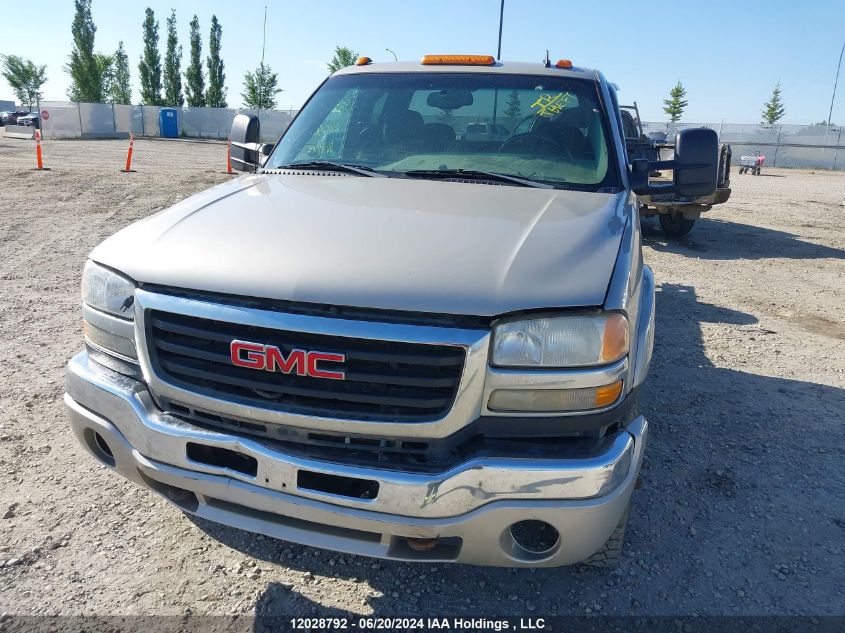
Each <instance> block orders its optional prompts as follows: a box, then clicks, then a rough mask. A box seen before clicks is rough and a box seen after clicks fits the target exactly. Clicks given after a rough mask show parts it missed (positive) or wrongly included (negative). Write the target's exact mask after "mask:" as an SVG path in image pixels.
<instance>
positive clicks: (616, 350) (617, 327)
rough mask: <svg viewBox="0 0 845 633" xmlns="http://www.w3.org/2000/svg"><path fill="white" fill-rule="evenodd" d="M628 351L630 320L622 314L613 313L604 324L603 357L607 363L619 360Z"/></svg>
mask: <svg viewBox="0 0 845 633" xmlns="http://www.w3.org/2000/svg"><path fill="white" fill-rule="evenodd" d="M627 353H628V320H627V319H626V318H625V317H624V316H622V315H621V314H611V315H609V316H608V317H607V321H606V322H605V325H604V336H603V337H602V342H601V359H602V361H604V362H605V363H612V362H613V361H617V360H619V359H620V358H622V357H623V356H625V354H627Z"/></svg>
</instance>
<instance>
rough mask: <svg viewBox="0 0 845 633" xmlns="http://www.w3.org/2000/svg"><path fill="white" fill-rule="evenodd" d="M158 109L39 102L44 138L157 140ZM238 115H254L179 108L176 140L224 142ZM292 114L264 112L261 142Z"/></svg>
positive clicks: (276, 133)
mask: <svg viewBox="0 0 845 633" xmlns="http://www.w3.org/2000/svg"><path fill="white" fill-rule="evenodd" d="M159 110H160V108H159V107H158V106H135V105H120V104H110V103H73V102H69V101H43V102H42V103H41V111H42V112H45V111H46V112H48V113H49V116H48V118H47V119H46V120H44V124H43V126H44V138H54V139H60V138H125V137H126V136H128V135H129V134H130V133H132V134H134V135H135V136H148V137H150V136H156V137H157V136H160V135H161V131H160V129H159ZM241 113H248V114H255V112H253V111H250V110H244V109H238V108H187V107H185V108H179V109H178V113H177V117H178V124H179V134H180V136H187V137H193V138H211V139H220V140H225V139H227V138H228V137H229V133H230V131H231V129H232V120H233V119H234V118H235V115H237V114H241ZM295 114H296V111H295V110H264V111H262V112H261V114H260V119H261V140H262V141H264V142H272V141H276V140H277V139H278V138H279V136H281V134H282V132H284V131H285V130H286V129H287V126H288V125H290V122H291V120H292V119H293V116H295Z"/></svg>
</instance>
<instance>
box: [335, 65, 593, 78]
mask: <svg viewBox="0 0 845 633" xmlns="http://www.w3.org/2000/svg"><path fill="white" fill-rule="evenodd" d="M414 72H417V73H498V74H505V75H547V76H553V77H561V76H564V77H581V78H584V79H592V80H596V79H597V77H598V73H597V72H596V71H595V70H593V69H592V68H582V67H578V66H573V67H572V68H557V67H556V66H555V65H554V64H552V65H551V66H550V67H547V66H546V65H545V64H544V63H543V62H536V63H531V62H507V61H497V62H495V63H494V64H491V65H481V64H423V63H422V61H415V62H371V63H368V64H362V65H360V66H357V65H356V66H347V67H346V68H342V69H340V70H338V71H337V72H336V73H334V76H339V75H353V74H358V73H414Z"/></svg>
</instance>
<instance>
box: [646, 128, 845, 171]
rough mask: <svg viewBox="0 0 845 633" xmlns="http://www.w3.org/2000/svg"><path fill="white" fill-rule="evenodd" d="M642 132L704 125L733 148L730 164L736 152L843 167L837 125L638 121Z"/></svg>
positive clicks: (671, 132) (770, 161)
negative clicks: (640, 123) (640, 122)
mask: <svg viewBox="0 0 845 633" xmlns="http://www.w3.org/2000/svg"><path fill="white" fill-rule="evenodd" d="M642 126H643V132H644V133H645V134H647V135H649V136H651V137H654V136H655V135H659V134H666V135H667V138H668V139H670V140H671V139H673V138H674V137H675V132H676V131H678V130H682V129H684V128H690V127H708V128H711V129H713V130H716V132H717V133H718V134H719V142H720V143H728V144H729V145H730V146H731V150H732V151H733V164H738V163H739V157H740V156H757V155H758V154H762V155H763V156H765V157H766V160H765V163H764V164H765V165H767V166H770V167H804V168H810V169H845V145H843V143H845V135H843V134H842V126H838V125H830V126H828V125H789V124H783V125H781V124H777V123H776V124H774V125H765V124H748V123H725V122H721V123H666V122H662V123H654V122H645V121H643V123H642Z"/></svg>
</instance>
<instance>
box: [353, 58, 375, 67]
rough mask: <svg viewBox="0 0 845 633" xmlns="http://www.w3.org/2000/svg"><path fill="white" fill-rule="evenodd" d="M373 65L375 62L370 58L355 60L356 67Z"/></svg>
mask: <svg viewBox="0 0 845 633" xmlns="http://www.w3.org/2000/svg"><path fill="white" fill-rule="evenodd" d="M372 63H373V60H372V59H370V58H369V57H359V58H358V59H356V60H355V65H356V66H366V65H367V64H372Z"/></svg>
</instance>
